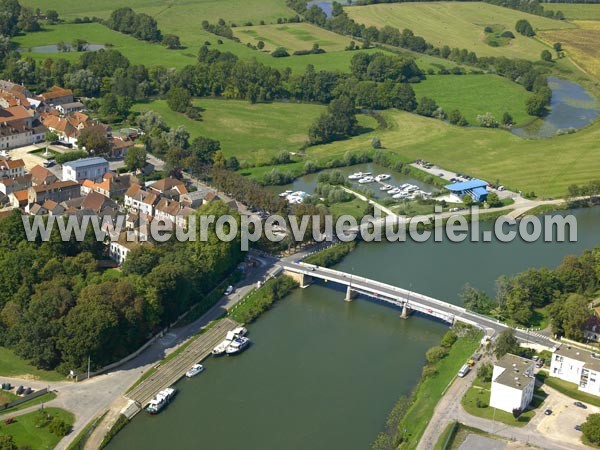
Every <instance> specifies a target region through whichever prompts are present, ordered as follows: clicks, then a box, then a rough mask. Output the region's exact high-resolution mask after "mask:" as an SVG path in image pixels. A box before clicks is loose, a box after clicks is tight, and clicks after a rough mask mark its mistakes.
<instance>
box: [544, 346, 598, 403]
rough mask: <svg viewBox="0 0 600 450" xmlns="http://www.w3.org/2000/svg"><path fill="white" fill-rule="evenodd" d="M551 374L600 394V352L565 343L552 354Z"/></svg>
mask: <svg viewBox="0 0 600 450" xmlns="http://www.w3.org/2000/svg"><path fill="white" fill-rule="evenodd" d="M550 376H551V377H556V378H560V379H561V380H564V381H568V382H569V383H575V384H576V385H577V387H578V389H579V390H580V391H583V392H587V393H588V394H592V395H598V396H600V354H599V353H595V352H591V351H589V350H584V349H580V348H577V347H573V346H571V345H565V344H563V345H561V346H560V347H559V348H558V349H556V350H555V351H554V353H553V354H552V360H551V362H550Z"/></svg>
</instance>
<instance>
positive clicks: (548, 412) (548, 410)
mask: <svg viewBox="0 0 600 450" xmlns="http://www.w3.org/2000/svg"><path fill="white" fill-rule="evenodd" d="M544 414H546V415H547V416H550V415H552V410H551V409H550V408H548V409H546V411H544Z"/></svg>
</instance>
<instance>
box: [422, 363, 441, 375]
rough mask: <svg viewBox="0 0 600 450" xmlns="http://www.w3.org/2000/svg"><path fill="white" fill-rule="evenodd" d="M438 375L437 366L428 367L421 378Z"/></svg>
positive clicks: (424, 368)
mask: <svg viewBox="0 0 600 450" xmlns="http://www.w3.org/2000/svg"><path fill="white" fill-rule="evenodd" d="M436 373H437V368H436V367H435V366H431V365H427V366H425V367H423V371H422V372H421V376H422V377H423V378H427V377H432V376H434V375H435V374H436Z"/></svg>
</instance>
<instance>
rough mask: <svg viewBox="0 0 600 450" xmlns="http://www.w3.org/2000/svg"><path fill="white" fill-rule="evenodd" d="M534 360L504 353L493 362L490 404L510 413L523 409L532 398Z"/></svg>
mask: <svg viewBox="0 0 600 450" xmlns="http://www.w3.org/2000/svg"><path fill="white" fill-rule="evenodd" d="M534 370H535V362H534V361H532V360H530V359H526V358H521V357H520V356H516V355H511V354H510V353H508V354H506V355H504V356H503V357H502V358H500V359H499V360H498V361H496V362H495V363H494V372H493V374H492V393H491V395H490V406H491V407H492V408H498V409H500V410H502V411H506V412H508V413H512V412H513V411H514V410H515V409H518V410H519V411H524V410H525V408H527V405H529V403H531V400H532V399H533V390H534V388H535V374H534Z"/></svg>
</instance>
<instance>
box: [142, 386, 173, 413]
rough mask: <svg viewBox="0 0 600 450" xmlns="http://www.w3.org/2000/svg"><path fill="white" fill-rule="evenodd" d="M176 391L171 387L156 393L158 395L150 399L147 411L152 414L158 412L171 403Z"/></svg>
mask: <svg viewBox="0 0 600 450" xmlns="http://www.w3.org/2000/svg"><path fill="white" fill-rule="evenodd" d="M176 392H177V391H176V390H175V388H174V387H169V388H166V389H164V390H162V391H160V392H159V393H158V394H156V397H154V398H153V399H152V400H150V403H148V406H147V407H146V411H148V412H149V413H150V414H158V413H159V412H161V411H162V409H163V408H164V407H165V406H167V405H168V404H169V402H170V401H171V400H172V399H173V397H175V393H176Z"/></svg>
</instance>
